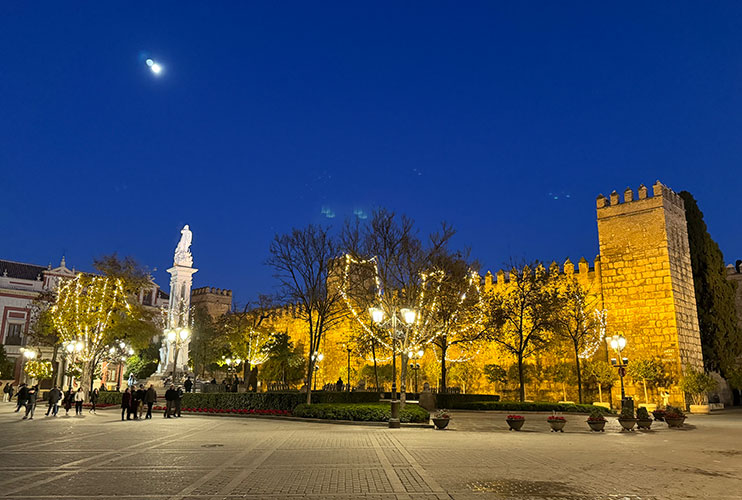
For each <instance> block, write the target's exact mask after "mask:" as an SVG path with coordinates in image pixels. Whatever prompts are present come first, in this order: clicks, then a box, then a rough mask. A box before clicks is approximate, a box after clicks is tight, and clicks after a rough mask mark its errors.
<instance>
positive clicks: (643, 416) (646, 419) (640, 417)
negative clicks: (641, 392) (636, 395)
mask: <svg viewBox="0 0 742 500" xmlns="http://www.w3.org/2000/svg"><path fill="white" fill-rule="evenodd" d="M636 425H637V427H639V428H640V429H645V430H649V429H650V428H651V427H652V417H650V416H649V411H647V409H646V408H639V409H638V410H636Z"/></svg>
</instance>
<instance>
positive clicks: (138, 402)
mask: <svg viewBox="0 0 742 500" xmlns="http://www.w3.org/2000/svg"><path fill="white" fill-rule="evenodd" d="M156 402H157V391H155V388H154V386H152V385H150V386H149V388H148V389H145V388H144V384H139V388H137V387H136V386H134V385H132V386H131V387H127V388H126V389H125V390H124V392H123V393H122V394H121V420H139V419H141V418H142V413H144V406H145V405H147V414H146V415H145V416H144V418H145V419H148V418H152V407H153V406H154V404H155V403H156Z"/></svg>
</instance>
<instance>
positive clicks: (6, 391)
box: [3, 382, 13, 403]
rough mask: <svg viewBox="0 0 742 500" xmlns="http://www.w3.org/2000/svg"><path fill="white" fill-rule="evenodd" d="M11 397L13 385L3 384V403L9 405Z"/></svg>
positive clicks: (10, 383)
mask: <svg viewBox="0 0 742 500" xmlns="http://www.w3.org/2000/svg"><path fill="white" fill-rule="evenodd" d="M12 397H13V383H12V382H8V383H7V384H5V387H3V401H4V402H5V403H9V402H10V399H11V398H12Z"/></svg>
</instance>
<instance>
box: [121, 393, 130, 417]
mask: <svg viewBox="0 0 742 500" xmlns="http://www.w3.org/2000/svg"><path fill="white" fill-rule="evenodd" d="M131 400H132V397H131V390H129V388H128V387H127V388H126V390H125V391H124V393H123V394H122V395H121V420H131V412H130V411H129V408H131ZM124 415H126V419H124Z"/></svg>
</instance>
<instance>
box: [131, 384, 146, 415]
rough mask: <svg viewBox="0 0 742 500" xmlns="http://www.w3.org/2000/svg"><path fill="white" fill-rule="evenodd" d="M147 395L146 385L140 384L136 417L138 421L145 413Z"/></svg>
mask: <svg viewBox="0 0 742 500" xmlns="http://www.w3.org/2000/svg"><path fill="white" fill-rule="evenodd" d="M146 394H147V391H145V390H144V384H139V389H137V392H136V400H137V411H136V412H135V413H136V414H135V415H134V417H135V418H136V419H137V420H138V419H141V418H142V412H143V411H144V397H145V395H146Z"/></svg>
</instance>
